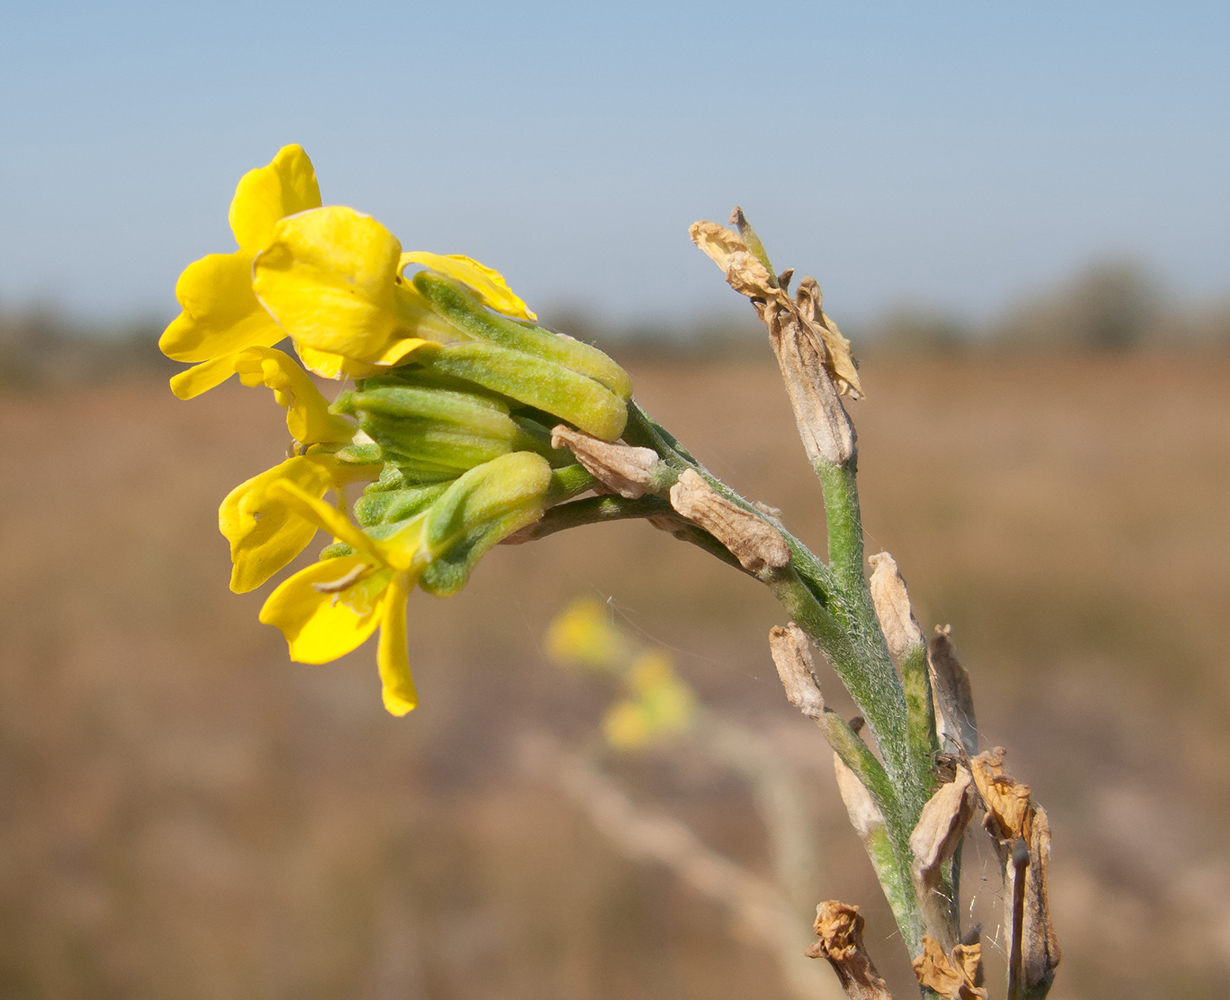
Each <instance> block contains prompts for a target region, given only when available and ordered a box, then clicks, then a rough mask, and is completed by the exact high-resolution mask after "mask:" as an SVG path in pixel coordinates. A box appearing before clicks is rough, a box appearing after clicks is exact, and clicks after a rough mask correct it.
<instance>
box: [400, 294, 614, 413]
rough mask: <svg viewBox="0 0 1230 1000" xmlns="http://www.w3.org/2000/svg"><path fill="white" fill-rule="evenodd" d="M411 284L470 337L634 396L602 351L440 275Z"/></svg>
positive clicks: (439, 312)
mask: <svg viewBox="0 0 1230 1000" xmlns="http://www.w3.org/2000/svg"><path fill="white" fill-rule="evenodd" d="M412 283H413V285H414V287H415V288H416V289H417V290H418V291H419V293H420V294H421V295H422V296H423V298H425V299H426V300H427V301H428V302H429V303H430V304H431V307H432V309H434V310H435V311H436V312H437V313H438V314H439V315H441V316H443V317H444V318H445V319H447V320H449V321H450V322H451V323H453V324H454V325H455V326H457V327H459V328H460V329H462V330H464V331H465V332H466V333H468V334H470V335H471V336H472V337H476V338H478V339H479V340H486V341H490V342H491V343H493V344H499V345H500V346H501V347H508V348H511V349H512V350H515V351H521V352H523V353H525V354H530V355H533V356H534V357H537V358H542V359H544V360H546V361H554V362H555V363H556V364H560V365H563V366H564V367H565V368H568V369H570V370H572V371H574V372H576V373H577V374H578V375H586V376H588V377H589V378H592V379H593V380H594V381H596V382H600V383H601V384H602V385H604V386H606V388H608V389H609V390H611V392H613V393H614V394H615V395H617V396H619V397H620V398H622V399H628V398H629V397H630V396H631V395H632V380H631V379H630V378H629V377H628V373H627V372H625V371H624V370H623V369H622V368H620V367H619V365H617V364H616V363H615V362H614V361H612V360H611V359H610V358H609V357H607V356H606V355H605V354H604V353H603V352H602V351H600V350H598V348H596V347H592V346H590V345H589V344H586V343H583V342H582V341H579V340H574V339H573V338H572V337H566V336H564V335H562V334H558V333H552V332H551V331H549V330H544V329H543V328H542V327H540V326H537V325H535V324H533V323H526V322H520V321H518V320H515V319H511V318H509V317H507V316H502V315H500V314H499V313H496V312H493V311H491V310H490V309H488V308H487V307H486V306H484V305H483V303H482V301H481V300H480V299H479V298H478V296H477V295H475V294H474V292H473V291H471V290H470V289H469V288H467V287H466V286H465V285H464V284H463V283H462V282H460V281H457V280H455V279H453V278H449V277H446V276H445V275H443V274H440V273H439V272H438V271H431V270H427V271H420V272H419V273H418V274H416V275H415V276H414V279H413V282H412Z"/></svg>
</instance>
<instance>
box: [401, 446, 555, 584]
mask: <svg viewBox="0 0 1230 1000" xmlns="http://www.w3.org/2000/svg"><path fill="white" fill-rule="evenodd" d="M550 484H551V467H550V465H549V464H548V463H547V461H546V459H544V458H543V457H542V456H541V455H535V454H533V453H531V452H524V451H519V452H514V453H512V454H511V455H505V456H503V457H502V458H498V459H496V460H495V461H493V462H488V463H487V464H486V465H483V466H479V467H478V468H476V469H471V470H470V471H469V472H467V473H466V474H465V475H464V476H462V477H461V478H460V479H458V480H457V482H455V483H454V484H453V485H452V486H451V487H449V489H448V491H447V492H446V493H445V494H444V495H443V496H442V497H441V498H440V499H439V500H437V501H436V503H435V504H433V505H432V507H431V510H430V511H429V512H428V514H427V519H426V521H425V522H424V525H423V542H422V544H423V546H424V547H425V548H427V549H429V550H430V551H431V552H432V553H433V556H432V559H431V562H430V564H429V565H428V566H427V567H426V568H425V569H424V571H423V574H422V576H421V577H420V579H419V585H420V586H421V587H422V589H423V590H425V591H427V592H428V593H431V594H435V595H436V596H437V597H447V596H448V595H450V594H455V593H456V592H457V591H459V590H460V589H461V588H462V587H464V586H465V583H466V581H467V580H468V579H469V576H470V572H471V570H473V568H474V566H475V564H476V563H477V562H478V560H479V559H481V558H482V556H483V555H484V554H485V553H486V552H487V550H488V549H490V548H491V547H492V546H493V545H496V544H498V543H499V542H500V541H501V540H502V539H504V538H506V537H507V536H508V535H511V534H512V533H513V532H514V531H517V530H518V529H520V528H523V527H525V526H526V525H527V524H532V523H533V522H534V521H536V520H538V518H539V517H541V516H542V508H543V500H544V498H545V496H546V493H547V488H548V487H549V486H550Z"/></svg>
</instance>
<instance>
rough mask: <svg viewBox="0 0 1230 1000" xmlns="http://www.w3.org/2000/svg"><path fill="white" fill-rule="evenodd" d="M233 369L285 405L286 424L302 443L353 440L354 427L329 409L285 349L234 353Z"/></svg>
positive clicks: (240, 378) (262, 348) (259, 349)
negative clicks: (267, 390)
mask: <svg viewBox="0 0 1230 1000" xmlns="http://www.w3.org/2000/svg"><path fill="white" fill-rule="evenodd" d="M234 368H235V371H236V372H238V373H239V380H240V381H241V382H243V384H244V385H248V386H257V385H265V386H268V387H269V388H270V389H272V390H273V396H274V398H275V399H276V400H277V401H278V402H279V403H280V404H281V405H282V406H284V407H286V427H287V429H288V430H289V431H290V436H291V437H293V438H294V439H295V440H296V441H298V442H299V443H300V444H301V445H304V446H306V445H313V444H325V443H331V444H344V443H348V442H350V441H352V440H353V439H354V435H355V426H354V424H352V423H350V422H349V421H347V420H344V419H342V418H341V417H339V416H335V415H334V414H332V413H330V412H329V401H328V400H327V399H325V397H324V396H323V395H321V392H320V390H319V389H317V388H316V384H315V383H314V382H313V381H312V380H311V378H309V377H308V373H307V372H305V371H304V370H303V369H302V368H301V367H299V365H298V364H297V363H296V362H295V359H294V358H292V357H291V356H290V355H289V354H287V353H286V352H285V351H279V350H277V349H276V348H273V347H250V348H248V349H247V350H246V351H241V352H240V353H239V354H237V355H236V356H235V361H234Z"/></svg>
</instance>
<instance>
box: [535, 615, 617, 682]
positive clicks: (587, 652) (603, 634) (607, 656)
mask: <svg viewBox="0 0 1230 1000" xmlns="http://www.w3.org/2000/svg"><path fill="white" fill-rule="evenodd" d="M624 646H625V643H624V642H623V637H622V636H621V635H620V634H619V630H618V629H616V628H615V626H614V625H612V624H611V612H610V609H609V608H608V607H607V606H606V605H605V604H603V603H602V602H601V601H597V600H594V599H593V598H588V597H583V598H580V599H578V600H576V601H573V602H572V603H571V604H570V605H568V607H567V608H566V609H565V610H564V611H563V612H562V613H561V614H559V615H556V617H555V619H554V620H553V621H552V622H551V624H550V625H549V626H548V628H547V635H546V648H547V656H548V657H550V659H551V661H552V662H553V663H555V664H557V665H558V666H580V667H588V668H590V669H591V670H599V671H609V670H613V669H614V668H615V667H616V666H617V665H618V662H619V659H620V656H621V653H622V652H623V649H624Z"/></svg>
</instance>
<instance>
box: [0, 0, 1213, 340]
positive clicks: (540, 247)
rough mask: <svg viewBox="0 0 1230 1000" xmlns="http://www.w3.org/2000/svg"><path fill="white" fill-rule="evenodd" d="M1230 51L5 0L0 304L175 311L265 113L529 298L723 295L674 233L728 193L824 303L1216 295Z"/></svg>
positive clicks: (677, 309) (854, 306) (980, 28)
mask: <svg viewBox="0 0 1230 1000" xmlns="http://www.w3.org/2000/svg"><path fill="white" fill-rule="evenodd" d="M769 15H771V16H772V20H771V21H770V20H764V19H763V18H764V17H766V16H769ZM1227 53H1230V4H1224V3H1219V4H1215V3H1183V2H1172V3H1165V4H1163V3H1152V4H1142V3H1131V2H1118V3H1109V2H1107V3H1082V2H1079V0H1073V2H1068V3H1049V2H1035V3H1031V4H1029V5H1024V4H1014V5H1009V4H992V3H987V2H985V0H982V2H978V3H975V2H931V3H925V4H922V3H917V2H915V3H842V4H829V3H808V4H790V3H782V4H776V5H755V6H753V5H737V4H733V3H727V2H724V0H720V2H719V0H715V2H709V3H703V4H702V3H670V2H666V0H662V2H658V3H643V2H639V0H624V2H621V3H618V4H604V5H596V4H593V5H591V4H553V3H538V4H526V5H517V4H513V3H499V4H487V3H449V4H441V3H433V4H422V3H416V2H402V3H396V4H394V3H385V2H368V3H363V2H352V3H349V4H346V5H342V4H325V3H317V2H306V3H295V4H291V3H283V4H277V3H269V2H262V0H249V2H241V3H235V2H229V0H228V2H218V3H212V4H211V3H202V4H191V5H189V4H166V3H134V2H113V3H109V4H107V5H106V6H105V7H104V6H103V5H101V4H74V3H56V2H48V0H43V2H40V3H38V4H25V5H21V6H20V7H19V6H18V5H16V4H7V5H5V6H4V8H3V11H2V12H0V97H2V100H0V137H2V138H0V191H3V194H2V195H0V197H2V198H3V222H2V223H0V304H7V305H9V306H15V305H17V306H19V305H23V304H26V303H30V302H33V301H41V302H49V303H56V304H59V305H61V306H62V307H64V308H66V309H68V310H69V311H70V312H72V313H73V314H75V315H79V316H81V317H87V318H99V319H117V318H122V317H124V316H129V315H133V314H136V313H145V314H153V315H159V316H169V315H171V314H173V312H174V311H175V303H174V297H173V288H174V282H175V278H176V275H177V274H178V272H179V271H180V269H181V268H182V267H183V266H184V265H185V264H187V263H188V262H189V261H191V260H192V259H194V258H196V257H199V256H201V255H203V254H205V253H209V252H212V251H225V250H230V249H232V248H233V242H232V240H231V237H230V234H229V231H228V230H227V226H226V208H227V204H228V202H229V199H230V195H231V192H232V191H233V189H234V185H235V182H236V181H237V180H238V179H239V177H240V175H241V174H242V173H243V172H244V171H245V170H247V169H249V168H251V167H254V166H258V165H261V164H263V163H266V162H268V160H269V159H270V158H271V157H272V155H273V154H274V153H275V152H276V151H277V149H278V148H279V147H280V146H281V145H283V144H285V143H288V142H299V143H302V144H303V145H304V146H305V148H306V149H307V150H308V152H309V154H310V155H311V156H312V158H313V160H314V162H315V164H316V168H317V174H318V176H319V178H320V182H321V188H322V191H323V194H324V197H325V200H326V202H339V203H345V204H351V205H353V206H355V207H356V208H359V209H362V210H364V211H367V212H370V213H371V214H373V215H375V216H376V217H377V218H379V219H380V220H381V221H383V222H384V223H385V224H386V225H388V226H389V227H390V228H392V229H393V231H394V232H395V233H397V234H398V236H399V237H400V239H401V240H402V243H403V244H404V245H405V246H406V248H407V249H429V250H435V251H438V252H446V253H468V254H470V255H472V256H475V257H478V258H480V259H482V260H483V261H485V262H487V263H489V264H491V265H492V266H495V267H497V268H499V269H501V270H502V271H504V272H505V273H506V274H507V275H508V277H509V279H510V281H511V282H512V284H513V287H514V288H515V289H517V291H518V292H520V294H521V295H522V296H523V297H524V298H526V299H527V300H528V301H530V303H531V304H532V305H534V306H535V307H537V308H540V309H550V308H552V307H557V308H558V307H559V306H561V305H571V306H579V307H583V308H587V309H589V310H591V311H593V312H595V313H598V314H600V315H603V316H605V317H608V318H610V319H613V320H615V321H619V322H629V321H635V320H641V319H648V318H653V317H659V318H665V319H667V320H679V319H684V318H686V317H689V316H692V315H696V314H704V313H713V312H715V311H721V310H726V309H734V308H738V307H739V302H738V301H737V300H736V297H735V296H734V293H732V292H730V291H729V290H728V289H726V288H725V286H724V285H723V284H722V282H721V280H720V276H719V275H718V273H717V271H716V269H714V268H713V266H712V264H710V263H709V262H708V260H707V259H705V258H704V257H703V256H702V255H701V254H700V253H699V252H698V251H697V250H695V249H694V248H693V247H692V246H691V245H690V244H689V242H688V240H687V233H686V230H687V226H688V224H689V223H691V222H692V221H693V220H695V219H698V218H714V219H719V220H721V219H725V217H726V215H727V214H728V213H729V210H730V208H731V206H732V205H733V204H735V203H739V204H742V205H743V206H744V208H745V209H746V211H747V213H748V215H749V217H750V218H751V220H752V222H753V223H754V224H755V225H756V226H757V228H758V229H759V231H760V232H761V235H762V236H763V237H764V239H765V242H766V244H767V246H768V248H769V250H770V252H771V254H772V255H773V257H774V261H775V263H776V264H778V266H786V265H794V266H795V267H797V268H798V269H799V270H800V271H801V272H809V273H814V274H816V275H817V277H818V278H819V279H820V282H821V284H822V286H823V287H824V289H825V292H826V295H827V299H828V304H829V306H830V307H831V311H832V313H833V315H834V316H835V317H837V318H838V319H839V320H840V319H842V318H843V317H845V318H853V319H861V318H866V317H870V316H874V315H875V314H877V313H879V312H881V311H883V310H885V309H888V308H891V307H894V306H896V305H900V304H903V303H909V302H913V303H922V304H927V305H932V306H936V307H940V308H946V309H953V310H956V311H959V312H963V313H967V314H971V315H974V316H978V315H980V314H985V313H988V312H991V311H994V310H996V309H997V308H999V307H1001V306H1003V305H1004V304H1005V303H1007V302H1009V301H1011V300H1012V299H1014V298H1015V297H1017V296H1019V295H1021V294H1022V293H1024V292H1027V291H1028V290H1030V289H1032V288H1037V287H1039V286H1042V285H1046V284H1048V283H1049V282H1052V281H1054V280H1056V279H1059V278H1062V277H1064V276H1066V275H1068V274H1070V273H1071V272H1072V271H1073V270H1074V269H1075V268H1078V267H1080V266H1082V265H1084V264H1087V263H1089V262H1091V261H1094V260H1099V259H1105V258H1108V257H1119V258H1122V257H1129V258H1134V259H1137V260H1139V261H1141V262H1143V263H1145V264H1146V265H1148V266H1150V267H1152V268H1153V269H1155V270H1156V271H1157V273H1158V274H1159V275H1160V276H1161V277H1162V278H1163V279H1165V280H1166V281H1168V282H1169V283H1171V285H1172V286H1174V287H1175V288H1176V290H1178V291H1179V292H1181V293H1183V294H1186V295H1193V296H1211V295H1215V294H1218V293H1221V292H1226V291H1230V254H1228V253H1227V246H1228V236H1227V234H1228V233H1230V57H1228V56H1227Z"/></svg>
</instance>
